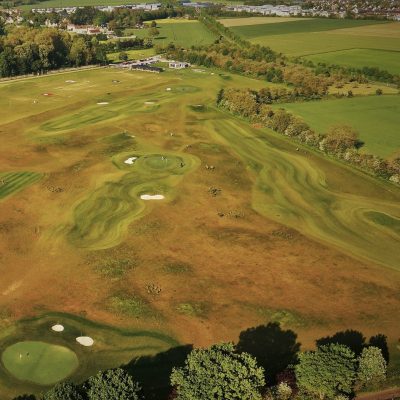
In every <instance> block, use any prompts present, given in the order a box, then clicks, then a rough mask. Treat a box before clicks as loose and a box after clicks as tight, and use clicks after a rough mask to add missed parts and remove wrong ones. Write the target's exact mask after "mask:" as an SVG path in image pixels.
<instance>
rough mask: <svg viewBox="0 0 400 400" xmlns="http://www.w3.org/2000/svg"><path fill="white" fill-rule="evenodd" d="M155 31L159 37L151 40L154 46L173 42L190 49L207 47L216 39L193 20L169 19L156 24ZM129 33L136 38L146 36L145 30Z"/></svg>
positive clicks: (134, 30) (135, 30)
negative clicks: (156, 30)
mask: <svg viewBox="0 0 400 400" xmlns="http://www.w3.org/2000/svg"><path fill="white" fill-rule="evenodd" d="M157 29H158V30H159V32H160V35H159V36H156V37H155V38H154V39H153V40H154V44H155V45H157V44H159V45H167V44H168V43H170V42H174V43H176V44H178V45H181V46H184V47H191V46H201V45H207V44H210V43H212V42H214V40H215V39H216V37H215V36H214V34H213V33H211V32H210V31H209V30H208V29H207V28H205V27H204V25H203V24H201V23H200V22H198V21H194V20H192V21H188V20H176V19H171V20H170V21H165V22H164V21H163V22H158V23H157ZM129 31H131V32H132V33H133V34H134V35H137V36H138V37H146V36H148V30H147V29H130V30H129Z"/></svg>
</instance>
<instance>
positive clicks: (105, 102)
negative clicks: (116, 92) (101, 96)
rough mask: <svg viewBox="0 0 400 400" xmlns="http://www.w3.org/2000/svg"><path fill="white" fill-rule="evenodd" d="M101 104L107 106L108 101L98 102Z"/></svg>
mask: <svg viewBox="0 0 400 400" xmlns="http://www.w3.org/2000/svg"><path fill="white" fill-rule="evenodd" d="M97 104H98V105H99V106H105V105H106V104H108V102H107V101H101V102H100V103H97Z"/></svg>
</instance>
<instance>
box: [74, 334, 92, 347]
mask: <svg viewBox="0 0 400 400" xmlns="http://www.w3.org/2000/svg"><path fill="white" fill-rule="evenodd" d="M76 341H77V342H78V343H79V344H81V345H82V346H86V347H89V346H93V343H94V340H93V339H92V338H91V337H90V336H78V337H77V338H76Z"/></svg>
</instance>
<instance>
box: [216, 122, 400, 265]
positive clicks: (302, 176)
mask: <svg viewBox="0 0 400 400" xmlns="http://www.w3.org/2000/svg"><path fill="white" fill-rule="evenodd" d="M209 126H210V129H212V131H213V132H214V137H215V138H216V139H217V140H219V141H222V142H223V143H224V144H225V145H227V146H230V147H231V148H232V149H233V150H234V151H235V152H236V153H237V154H238V155H239V156H240V157H241V158H242V159H243V160H244V161H245V162H246V164H247V168H248V171H249V173H251V174H252V175H253V176H254V186H253V189H252V204H253V207H254V209H255V210H256V211H257V212H259V213H261V214H262V215H265V216H267V217H268V218H271V219H274V220H276V221H279V222H281V223H284V224H285V225H289V226H291V227H293V228H295V229H300V230H301V231H302V232H304V233H306V234H307V235H310V236H312V237H314V238H316V239H318V240H323V241H326V242H327V243H328V242H329V243H331V244H332V245H334V246H338V247H340V248H342V249H346V251H348V252H350V253H352V254H354V255H358V256H361V257H365V256H366V257H368V258H369V259H371V260H376V261H378V260H380V261H381V262H383V263H384V264H386V265H387V266H391V267H392V268H398V267H399V265H400V254H399V252H398V251H397V250H396V249H397V247H398V242H397V240H398V238H399V235H398V232H397V229H395V228H393V226H398V224H399V223H400V206H399V203H398V202H395V201H376V200H374V199H373V198H369V197H365V196H361V195H354V194H347V193H345V191H343V189H344V188H343V186H342V187H341V189H342V192H338V191H337V189H338V188H334V187H332V186H331V185H330V183H329V182H330V180H331V177H330V175H334V174H335V173H336V171H335V169H336V168H337V167H335V166H334V164H332V166H331V171H330V172H329V173H328V171H327V170H325V169H321V168H320V165H318V162H315V160H313V161H311V160H309V159H307V157H305V156H302V155H296V154H295V153H294V152H293V149H292V148H290V147H289V148H287V147H285V146H282V144H281V143H280V140H279V138H275V135H274V134H272V135H271V134H268V133H267V135H263V136H260V135H259V134H257V131H256V130H252V129H250V128H248V127H246V125H242V124H239V123H235V122H234V121H229V120H228V119H226V120H218V121H214V122H212V123H210V124H209ZM266 132H268V131H266ZM353 179H356V178H355V177H353ZM342 185H343V184H342ZM371 210H374V212H375V214H374V215H377V216H379V223H377V217H375V220H374V219H373V218H371V216H370V211H371ZM384 216H385V221H387V220H390V221H396V225H395V224H394V223H392V225H388V224H387V223H386V224H382V222H381V221H382V220H383V217H384ZM396 238H397V240H396Z"/></svg>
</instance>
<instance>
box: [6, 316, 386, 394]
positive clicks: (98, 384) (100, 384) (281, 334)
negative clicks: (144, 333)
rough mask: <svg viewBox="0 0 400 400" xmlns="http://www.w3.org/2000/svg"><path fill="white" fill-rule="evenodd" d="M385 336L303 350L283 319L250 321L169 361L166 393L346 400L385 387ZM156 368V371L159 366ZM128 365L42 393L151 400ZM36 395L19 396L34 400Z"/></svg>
mask: <svg viewBox="0 0 400 400" xmlns="http://www.w3.org/2000/svg"><path fill="white" fill-rule="evenodd" d="M388 362H389V351H388V347H387V343H386V337H385V336H384V335H381V334H378V335H375V336H372V337H371V338H370V339H369V341H368V342H367V341H366V338H365V337H364V336H363V335H362V333H361V332H358V331H353V330H347V331H342V332H337V333H336V334H335V335H333V336H327V337H324V338H321V339H319V340H317V341H316V349H314V350H308V351H303V352H300V343H299V342H298V341H297V335H296V333H295V332H293V331H292V330H283V329H282V328H281V327H280V325H279V323H274V322H270V323H268V324H267V325H262V326H258V327H255V328H250V329H247V330H245V331H243V332H242V333H241V334H240V337H239V341H238V343H237V344H233V343H220V344H214V345H212V346H210V347H208V348H196V349H192V350H191V351H189V352H188V353H187V354H186V356H185V358H183V359H182V360H181V361H180V362H179V363H178V364H179V365H176V364H175V366H171V367H170V368H168V371H167V373H168V381H169V387H170V388H169V391H168V392H167V393H166V397H159V396H158V397H156V398H157V399H159V400H167V398H168V400H209V399H215V400H228V399H229V400H312V399H318V400H346V399H350V398H353V397H354V395H355V393H356V392H358V391H360V390H371V389H374V388H375V389H376V388H377V387H379V386H380V385H381V384H382V383H383V382H384V381H385V379H386V377H387V365H388ZM154 373H155V374H157V371H154ZM134 376H135V375H134V374H133V375H132V373H130V372H129V369H128V368H127V367H126V366H122V367H120V368H116V369H111V370H106V371H102V372H98V373H97V374H96V375H94V376H91V377H89V378H88V379H87V380H86V381H85V382H84V383H82V384H74V383H72V382H63V383H59V384H57V385H55V386H54V387H53V388H51V389H50V390H48V391H47V392H45V393H43V394H41V395H39V397H38V400H39V399H40V400H145V399H146V394H145V393H144V391H143V390H142V388H141V384H140V383H138V381H137V380H136V379H134ZM35 399H36V397H35V396H33V395H25V396H19V397H17V398H16V399H14V400H35Z"/></svg>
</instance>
